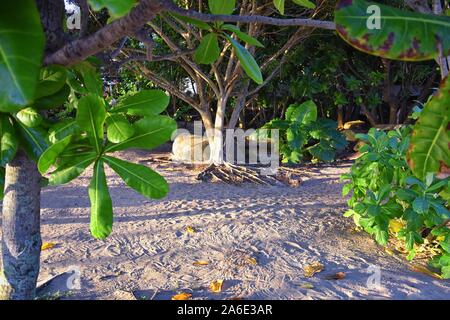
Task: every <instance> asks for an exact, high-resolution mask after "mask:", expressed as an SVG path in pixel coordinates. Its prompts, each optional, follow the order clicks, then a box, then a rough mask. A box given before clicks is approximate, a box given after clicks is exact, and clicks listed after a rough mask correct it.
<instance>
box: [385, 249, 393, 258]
mask: <svg viewBox="0 0 450 320" xmlns="http://www.w3.org/2000/svg"><path fill="white" fill-rule="evenodd" d="M384 252H386V253H387V254H388V255H390V256H393V255H394V251H392V250H391V249H389V248H387V247H385V248H384Z"/></svg>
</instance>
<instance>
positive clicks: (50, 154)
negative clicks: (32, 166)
mask: <svg viewBox="0 0 450 320" xmlns="http://www.w3.org/2000/svg"><path fill="white" fill-rule="evenodd" d="M71 139H72V136H67V137H65V138H64V139H62V140H59V141H57V142H55V143H54V144H52V145H51V146H50V147H49V148H48V149H47V150H45V151H44V153H42V155H41V157H40V158H39V161H38V170H39V172H40V173H41V174H44V173H46V172H47V171H48V169H50V167H51V166H52V165H53V164H54V163H55V161H56V158H58V156H59V154H60V153H61V152H63V151H64V149H65V148H66V147H67V146H68V145H69V143H70V141H71Z"/></svg>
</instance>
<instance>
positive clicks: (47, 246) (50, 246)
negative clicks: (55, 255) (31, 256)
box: [41, 242, 56, 250]
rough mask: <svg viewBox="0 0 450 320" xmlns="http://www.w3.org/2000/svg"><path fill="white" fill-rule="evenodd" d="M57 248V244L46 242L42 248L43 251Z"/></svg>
mask: <svg viewBox="0 0 450 320" xmlns="http://www.w3.org/2000/svg"><path fill="white" fill-rule="evenodd" d="M55 246H56V243H53V242H44V243H43V244H42V246H41V250H48V249H51V248H54V247H55Z"/></svg>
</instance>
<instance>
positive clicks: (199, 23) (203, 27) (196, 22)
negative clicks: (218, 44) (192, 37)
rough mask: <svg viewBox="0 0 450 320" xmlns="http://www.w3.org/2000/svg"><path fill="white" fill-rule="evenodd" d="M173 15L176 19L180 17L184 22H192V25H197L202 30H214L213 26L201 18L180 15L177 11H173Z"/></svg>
mask: <svg viewBox="0 0 450 320" xmlns="http://www.w3.org/2000/svg"><path fill="white" fill-rule="evenodd" d="M171 15H172V16H174V17H175V18H176V19H179V20H181V21H183V22H186V23H189V24H191V25H193V26H195V27H197V28H199V29H201V30H205V31H211V30H212V28H211V26H210V25H209V24H207V23H206V22H203V21H201V20H197V19H192V18H189V17H184V16H180V15H178V14H175V13H172V14H171Z"/></svg>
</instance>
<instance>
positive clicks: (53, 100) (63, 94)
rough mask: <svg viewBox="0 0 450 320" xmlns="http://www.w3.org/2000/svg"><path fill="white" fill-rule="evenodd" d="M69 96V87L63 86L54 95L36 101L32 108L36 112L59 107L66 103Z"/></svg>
mask: <svg viewBox="0 0 450 320" xmlns="http://www.w3.org/2000/svg"><path fill="white" fill-rule="evenodd" d="M69 94H70V87H69V86H68V85H64V86H63V87H62V88H61V90H59V91H58V92H56V93H55V94H52V95H50V96H46V97H42V98H39V99H36V100H35V101H34V103H33V107H34V108H36V109H38V110H42V109H52V108H56V107H60V106H62V105H63V104H64V103H65V102H66V101H67V99H68V97H69Z"/></svg>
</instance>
